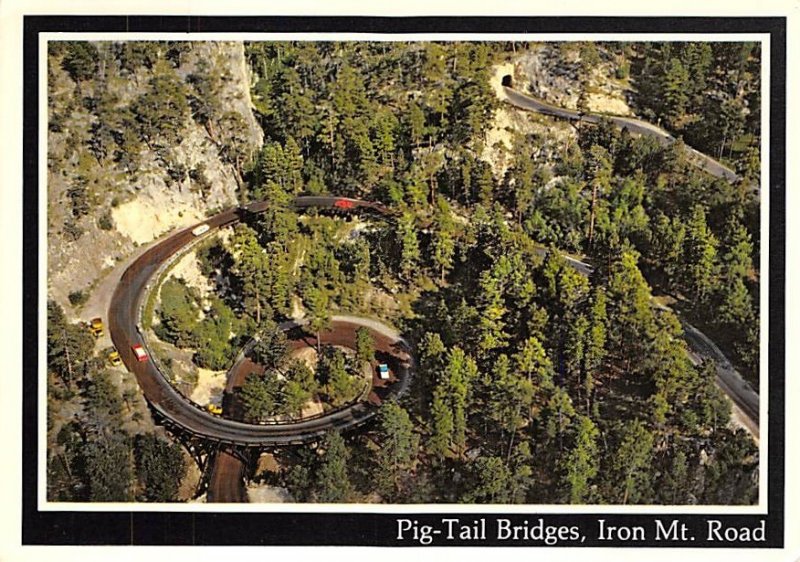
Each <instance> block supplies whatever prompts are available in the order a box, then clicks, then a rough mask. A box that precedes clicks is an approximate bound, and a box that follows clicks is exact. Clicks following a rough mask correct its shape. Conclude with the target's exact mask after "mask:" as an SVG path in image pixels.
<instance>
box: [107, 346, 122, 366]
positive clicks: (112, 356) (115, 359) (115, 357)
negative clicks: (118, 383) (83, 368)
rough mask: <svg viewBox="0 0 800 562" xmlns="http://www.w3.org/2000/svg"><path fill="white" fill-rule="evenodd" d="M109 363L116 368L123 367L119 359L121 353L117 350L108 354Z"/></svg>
mask: <svg viewBox="0 0 800 562" xmlns="http://www.w3.org/2000/svg"><path fill="white" fill-rule="evenodd" d="M108 362H109V363H111V365H113V366H114V367H119V366H120V365H122V359H120V357H119V351H117V350H116V349H115V350H114V351H112V352H111V353H109V354H108Z"/></svg>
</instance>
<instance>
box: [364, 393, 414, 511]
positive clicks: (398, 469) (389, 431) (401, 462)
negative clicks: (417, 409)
mask: <svg viewBox="0 0 800 562" xmlns="http://www.w3.org/2000/svg"><path fill="white" fill-rule="evenodd" d="M380 443H381V445H380V448H379V449H378V454H377V459H376V460H377V467H378V468H377V472H376V475H375V479H376V480H377V481H378V482H382V483H385V484H383V485H382V486H381V488H382V489H383V493H384V494H389V495H390V496H396V495H397V494H400V493H401V492H402V489H403V487H404V485H405V486H408V485H409V484H410V483H404V480H406V479H407V476H408V472H409V470H411V468H412V467H413V464H414V461H415V459H416V458H417V453H418V449H419V435H417V434H416V433H415V431H414V425H413V424H412V422H411V418H410V417H409V415H408V412H407V411H406V410H405V409H403V407H402V406H400V405H399V404H397V402H395V401H388V402H386V403H384V404H383V406H381V414H380ZM411 485H412V486H413V484H411Z"/></svg>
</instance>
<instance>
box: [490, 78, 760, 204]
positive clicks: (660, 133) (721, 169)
mask: <svg viewBox="0 0 800 562" xmlns="http://www.w3.org/2000/svg"><path fill="white" fill-rule="evenodd" d="M503 91H504V92H505V94H506V101H508V103H510V104H511V105H513V106H514V107H517V108H519V109H525V110H528V111H535V112H536V113H541V114H542V115H550V116H551V117H559V118H561V119H568V120H570V121H581V122H585V123H595V124H596V123H600V121H601V120H603V119H608V120H609V121H611V122H612V123H614V124H615V125H616V126H617V127H619V128H620V129H628V131H630V132H631V133H635V134H638V135H648V136H651V137H654V138H655V139H656V140H658V142H659V143H661V145H663V146H666V145H668V144H670V143H673V142H675V137H673V136H672V135H670V134H669V133H668V132H666V131H665V130H664V129H662V128H660V127H657V126H656V125H653V124H652V123H648V122H647V121H642V120H640V119H634V118H632V117H619V116H616V115H600V114H596V113H581V112H579V111H574V110H572V109H564V108H563V107H558V106H555V105H552V104H549V103H547V102H544V101H542V100H540V99H537V98H534V97H532V96H529V95H527V94H523V93H521V92H518V91H517V90H514V89H512V88H509V87H508V86H503ZM686 153H687V154H688V155H689V159H690V161H691V162H692V164H694V165H695V166H697V167H698V168H700V169H702V170H705V171H706V172H708V173H709V174H711V175H713V176H715V177H718V178H724V179H726V180H728V181H729V182H731V183H735V182H737V181H739V180H740V179H741V178H740V177H739V176H738V175H737V174H736V172H734V171H733V170H731V169H730V168H728V167H727V166H725V165H723V164H721V163H719V162H717V161H716V160H714V159H713V158H711V157H710V156H707V155H706V154H703V153H702V152H700V151H698V150H695V149H694V148H692V147H691V146H689V145H686ZM750 188H751V189H753V190H755V191H756V192H757V191H758V187H757V186H750Z"/></svg>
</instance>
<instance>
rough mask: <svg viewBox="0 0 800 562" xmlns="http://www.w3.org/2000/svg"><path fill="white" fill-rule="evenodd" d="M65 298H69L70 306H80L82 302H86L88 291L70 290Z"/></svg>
mask: <svg viewBox="0 0 800 562" xmlns="http://www.w3.org/2000/svg"><path fill="white" fill-rule="evenodd" d="M67 299H68V300H69V304H71V305H72V306H81V305H82V304H86V301H88V300H89V293H84V292H83V291H72V292H71V293H70V294H69V295H68V296H67Z"/></svg>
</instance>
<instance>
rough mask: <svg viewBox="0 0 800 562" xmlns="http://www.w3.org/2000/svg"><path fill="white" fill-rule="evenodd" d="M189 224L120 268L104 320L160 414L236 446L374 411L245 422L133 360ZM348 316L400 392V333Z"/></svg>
mask: <svg viewBox="0 0 800 562" xmlns="http://www.w3.org/2000/svg"><path fill="white" fill-rule="evenodd" d="M268 206H269V205H268V204H267V203H265V202H257V203H251V204H249V205H246V206H245V207H242V208H235V209H230V210H227V211H224V212H222V213H220V214H218V215H216V216H214V217H211V218H210V219H208V220H206V221H204V224H207V225H209V227H211V228H210V231H213V230H214V229H217V228H220V227H224V226H229V225H232V224H235V223H236V222H238V221H239V220H241V219H242V218H243V217H244V216H246V215H247V214H255V213H261V212H263V211H264V210H266V209H267V208H268ZM295 206H296V207H298V208H308V207H325V208H331V209H338V210H343V211H350V210H354V209H371V210H374V211H376V212H378V213H382V214H385V213H386V209H385V208H383V207H382V206H381V205H380V204H377V203H369V202H364V201H358V200H354V199H346V198H341V197H298V198H297V199H296V200H295ZM192 230H193V227H191V228H187V229H184V230H181V231H179V232H178V233H176V234H174V235H173V236H170V237H169V238H167V239H165V240H163V241H161V242H159V243H158V244H156V245H155V246H153V247H152V248H150V249H149V250H148V251H146V252H145V253H144V254H142V256H141V257H139V258H138V259H137V260H136V261H134V262H133V263H132V264H131V265H130V266H129V267H128V269H127V270H126V271H125V273H123V275H122V278H121V279H120V283H119V285H118V286H117V289H116V290H115V292H114V295H113V296H112V299H111V303H110V305H109V314H108V324H109V331H110V333H111V339H112V341H113V342H114V345H115V346H116V348H117V350H118V351H119V354H120V357H121V358H122V361H123V362H124V363H125V366H126V367H127V368H128V370H129V371H130V372H132V373H134V375H135V376H136V379H137V381H138V383H139V386H140V387H141V388H142V391H143V392H144V395H145V398H146V399H147V401H148V402H149V403H150V405H151V407H152V408H153V410H154V411H155V412H156V413H157V414H158V415H159V417H161V418H162V419H163V420H165V421H166V422H168V423H169V424H171V425H173V426H177V427H179V428H180V429H181V430H183V431H185V432H188V433H189V434H191V435H193V436H195V437H200V438H202V439H204V440H206V441H210V442H213V443H218V444H222V445H229V446H240V447H264V446H276V445H289V444H298V443H304V442H308V441H311V440H314V439H317V438H319V437H321V436H322V435H324V434H325V433H326V432H327V431H329V430H330V429H347V428H350V427H354V426H356V425H360V424H362V423H364V422H366V421H367V420H368V419H370V418H371V417H373V416H374V415H375V414H376V413H377V410H378V408H377V407H376V406H374V405H373V404H369V403H365V402H359V403H356V404H353V405H351V406H349V407H347V408H344V409H341V410H337V411H334V412H332V413H330V414H329V415H325V416H321V417H318V418H314V419H307V420H300V421H296V422H287V423H274V424H268V425H255V424H248V423H243V422H240V421H236V420H232V419H227V418H223V417H220V416H216V415H213V414H210V413H208V412H206V411H205V410H204V409H202V408H201V407H200V406H199V405H197V404H195V403H194V402H192V401H190V400H189V399H187V398H186V397H184V396H183V395H182V394H180V393H179V392H178V391H177V390H176V389H175V388H174V387H173V386H172V384H171V383H170V382H169V381H168V380H167V378H166V377H165V375H164V374H163V373H162V372H161V371H160V370H159V369H158V365H157V363H156V362H155V361H154V360H153V359H152V358H151V359H149V360H146V361H137V359H136V357H135V355H134V353H133V350H132V346H134V345H137V344H138V345H143V346H145V348H147V341H146V339H145V338H144V336H143V334H142V331H141V329H140V327H139V325H138V324H139V321H140V320H139V315H140V311H141V308H142V304H143V302H144V299H145V298H147V294H148V292H149V289H151V288H152V284H153V283H154V281H155V279H154V278H155V277H156V276H157V273H158V271H159V270H160V268H161V267H162V265H163V264H165V263H166V262H168V261H169V260H170V258H172V257H173V256H175V255H176V253H178V252H179V251H180V250H181V249H182V248H183V247H184V246H186V245H187V244H189V243H191V242H192V241H194V240H196V236H195V235H194V234H193V233H192ZM348 321H349V323H350V324H351V325H353V326H364V327H365V328H367V329H369V330H370V332H371V333H372V335H373V337H374V338H375V340H376V342H380V345H381V349H380V351H383V352H386V353H387V355H388V356H389V357H390V358H391V360H393V361H394V363H395V365H394V372H395V373H396V375H397V377H398V379H399V382H398V384H396V385H394V386H392V387H391V388H390V394H394V395H399V394H402V393H403V392H405V390H406V389H407V388H408V384H409V381H410V377H411V372H412V369H413V358H412V357H411V355H410V354H409V352H408V351H409V350H408V347H407V345H406V343H405V342H404V341H403V339H402V338H401V337H400V335H399V334H397V333H396V332H394V331H392V330H391V328H389V327H388V326H382V325H380V326H381V329H377V327H376V325H375V322H374V321H369V320H362V319H359V318H349V319H348ZM387 334H388V335H387ZM150 355H151V356H152V354H150Z"/></svg>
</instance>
